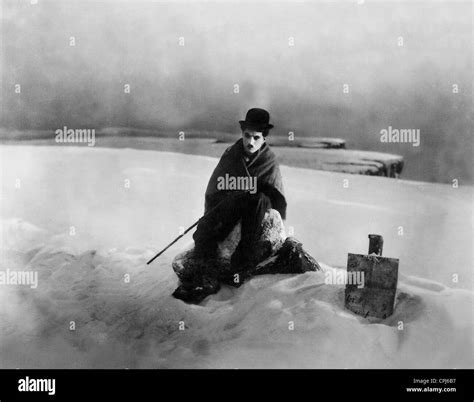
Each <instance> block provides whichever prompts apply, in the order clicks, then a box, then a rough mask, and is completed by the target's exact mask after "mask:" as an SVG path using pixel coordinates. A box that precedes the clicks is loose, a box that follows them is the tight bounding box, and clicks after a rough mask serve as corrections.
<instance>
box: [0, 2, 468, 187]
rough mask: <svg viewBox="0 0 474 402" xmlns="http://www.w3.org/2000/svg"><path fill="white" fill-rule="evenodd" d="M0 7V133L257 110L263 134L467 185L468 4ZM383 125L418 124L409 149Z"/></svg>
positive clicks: (194, 123)
mask: <svg viewBox="0 0 474 402" xmlns="http://www.w3.org/2000/svg"><path fill="white" fill-rule="evenodd" d="M1 4H2V24H1V29H2V32H1V35H2V54H1V56H2V115H1V123H0V126H1V127H3V128H6V129H8V130H10V129H11V130H14V129H35V130H36V129H38V130H55V129H57V128H60V127H63V126H68V127H69V128H96V129H99V128H104V127H134V128H151V129H156V130H157V131H160V130H177V131H180V130H183V131H186V130H191V129H193V130H209V131H214V130H217V131H226V132H236V133H237V132H238V130H239V126H238V123H237V121H238V120H240V119H243V118H244V116H245V113H246V111H247V109H249V108H250V107H263V108H266V109H268V110H269V111H270V113H271V118H272V122H273V124H274V125H275V129H274V130H273V131H272V134H271V135H281V136H286V135H287V134H288V132H289V131H294V132H295V135H296V137H298V136H305V137H311V136H324V137H338V138H344V139H346V140H347V147H348V148H351V149H367V150H378V151H382V152H389V153H396V154H401V155H403V156H404V157H405V169H404V172H403V173H402V177H404V178H410V179H415V180H425V181H437V182H444V183H451V181H452V179H453V178H457V179H458V180H459V181H460V184H461V185H462V184H465V183H466V182H467V183H472V182H473V174H472V162H471V161H472V147H471V138H472V126H471V120H470V119H471V110H472V103H471V84H472V47H471V35H472V4H471V3H470V2H386V1H377V2H371V1H368V2H365V3H364V4H357V2H356V1H350V2H311V3H310V2H257V3H255V4H254V3H251V2H242V3H237V2H214V1H210V2H204V1H203V2H176V3H170V2H152V1H103V0H102V1H79V0H61V1H53V0H38V4H33V5H32V4H31V0H6V1H5V0H4V1H2V3H1ZM72 36H73V37H74V38H75V42H76V43H75V46H70V37H72ZM400 36H401V37H403V42H404V45H403V46H398V44H397V41H398V38H399V37H400ZM180 37H184V44H185V46H179V38H180ZM289 37H293V38H294V46H289ZM15 84H20V85H21V94H16V93H15V92H14V86H15ZM125 84H129V85H130V88H131V93H130V94H126V93H124V85H125ZM235 84H238V85H239V93H234V85H235ZM344 84H348V85H349V89H350V93H348V94H344V93H343V90H342V88H343V85H344ZM453 84H457V85H458V88H459V93H453V87H452V86H453ZM388 126H392V127H393V128H398V129H401V128H413V129H420V130H421V145H420V146H419V147H413V146H412V145H411V144H384V143H381V142H380V130H381V129H386V128H387V127H388ZM7 132H8V131H7ZM51 135H52V136H54V131H52V132H51Z"/></svg>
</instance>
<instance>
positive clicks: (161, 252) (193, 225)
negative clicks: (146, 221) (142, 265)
mask: <svg viewBox="0 0 474 402" xmlns="http://www.w3.org/2000/svg"><path fill="white" fill-rule="evenodd" d="M242 192H243V193H246V192H247V191H237V192H236V193H234V194H233V195H234V196H235V195H239V194H241V193H242ZM228 198H229V197H226V198H224V199H223V200H222V201H221V202H219V203H218V204H217V205H216V206H215V207H214V208H212V209H210V210H209V211H208V212H207V213H206V214H204V216H202V218H204V217H206V216H208V215H210V214H211V213H212V212H214V211H215V210H216V209H217V208H218V207H220V206H221V204H222V203H223V202H224V201H226V200H227V199H228ZM202 218H200V219H199V220H198V221H197V222H194V223H193V224H192V225H191V226H190V227H189V228H187V229H186V230H185V231H184V233H182V234H180V235H179V236H178V237H177V238H176V239H174V240H173V241H172V242H171V243H170V244H168V245H167V246H166V247H165V248H164V249H163V250H161V251H160V252H159V253H158V254H157V255H155V256H154V257H153V258H152V259H151V260H150V261H148V262H147V263H146V265H149V264H151V263H152V262H153V261H155V259H156V258H158V257H159V256H160V255H161V254H163V253H164V252H165V251H166V250H168V249H169V248H170V247H171V246H172V245H173V244H175V243H176V242H177V241H178V240H179V239H181V237H183V236H184V235H185V234H186V233H188V232H189V231H190V230H191V229H192V228H193V227H195V226H196V225H197V224H198V223H199V222H200V220H201V219H202Z"/></svg>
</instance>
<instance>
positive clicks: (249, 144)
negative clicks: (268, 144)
mask: <svg viewBox="0 0 474 402" xmlns="http://www.w3.org/2000/svg"><path fill="white" fill-rule="evenodd" d="M242 138H243V145H244V152H245V153H246V154H247V155H252V154H253V153H255V152H257V151H258V150H259V149H260V148H261V147H262V145H263V144H264V142H265V137H264V136H263V133H262V132H261V131H254V130H252V129H250V128H245V129H243V130H242Z"/></svg>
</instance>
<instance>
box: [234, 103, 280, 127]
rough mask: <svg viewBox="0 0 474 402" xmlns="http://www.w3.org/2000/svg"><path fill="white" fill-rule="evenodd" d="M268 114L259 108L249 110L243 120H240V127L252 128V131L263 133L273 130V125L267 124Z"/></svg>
mask: <svg viewBox="0 0 474 402" xmlns="http://www.w3.org/2000/svg"><path fill="white" fill-rule="evenodd" d="M269 121H270V114H269V113H268V112H267V111H266V110H264V109H259V108H253V109H250V110H249V111H248V112H247V115H246V116H245V120H240V121H239V123H240V127H242V128H244V127H246V128H252V129H254V130H258V131H263V130H269V129H271V128H273V124H270V123H269Z"/></svg>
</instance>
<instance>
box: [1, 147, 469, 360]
mask: <svg viewBox="0 0 474 402" xmlns="http://www.w3.org/2000/svg"><path fill="white" fill-rule="evenodd" d="M0 155H1V162H2V172H1V175H0V179H1V186H2V187H1V197H2V199H1V216H0V217H1V228H2V231H1V239H0V246H1V260H0V264H1V266H0V271H4V272H6V271H7V270H9V271H15V270H27V271H33V272H37V273H38V287H36V288H31V287H30V286H25V285H0V367H1V368H6V367H7V368H14V367H23V368H31V367H34V368H39V367H45V368H56V367H70V368H77V367H80V368H92V367H101V368H102V367H104V368H105V367H116V368H121V367H122V368H123V367H129V368H148V367H157V368H267V367H268V368H344V367H348V368H425V367H430V368H452V367H456V368H466V367H470V368H472V367H474V357H473V301H474V293H473V286H472V272H471V271H472V188H471V187H466V188H465V187H463V186H462V183H460V184H461V186H460V187H459V188H453V187H451V186H447V185H437V184H428V183H421V182H409V181H403V180H395V179H385V178H378V177H367V176H356V175H345V174H338V173H328V172H320V171H314V170H305V169H297V168H288V167H282V173H283V178H284V183H285V188H286V192H287V198H288V203H289V210H288V220H287V222H286V225H287V232H288V231H290V232H291V230H293V231H294V235H295V237H297V238H298V239H300V240H301V241H302V242H303V244H304V247H305V248H306V249H307V250H308V251H309V252H310V253H311V254H312V255H313V256H314V257H315V258H316V259H317V260H318V261H320V262H322V265H323V268H324V269H325V270H332V269H335V270H337V269H343V270H344V269H345V264H346V261H347V253H348V252H354V253H366V251H367V246H368V238H367V235H368V234H369V233H377V234H381V235H383V236H384V239H385V245H384V255H385V256H387V257H394V258H399V259H400V267H399V282H398V289H399V293H398V298H397V304H396V309H395V312H394V314H393V315H392V316H391V317H389V318H387V319H386V320H383V321H378V322H377V321H373V320H371V321H369V320H367V319H364V318H362V317H359V316H356V315H354V314H352V313H351V312H350V311H347V310H345V309H344V306H343V295H344V286H343V285H326V284H325V283H324V280H325V272H318V273H314V272H310V273H306V274H303V275H296V276H291V275H274V276H272V275H269V276H261V277H257V278H254V279H252V280H251V281H249V282H248V283H246V284H245V285H244V286H242V287H241V288H239V289H233V288H228V287H223V289H222V290H221V291H220V292H219V293H218V294H217V295H213V296H210V297H208V298H207V299H206V300H205V301H204V302H203V303H202V305H199V306H196V305H187V304H185V303H183V302H181V301H179V300H176V299H174V298H173V297H171V292H172V291H173V290H174V288H175V287H176V284H177V278H176V276H175V274H174V273H173V271H172V269H171V266H170V263H171V260H172V258H173V256H174V255H176V254H177V253H178V252H179V251H181V250H183V249H184V248H186V247H188V246H189V244H190V242H191V236H190V235H189V234H188V235H187V237H186V238H185V239H183V240H181V242H180V243H178V244H177V245H175V246H173V248H171V249H169V250H168V251H167V252H166V253H165V254H163V255H162V256H161V257H160V258H159V259H158V260H156V261H155V262H154V263H153V264H152V265H150V266H147V265H146V261H147V260H148V259H149V258H150V257H152V256H153V255H154V253H155V252H157V251H158V250H160V249H161V248H162V247H164V246H165V245H166V244H167V243H168V242H169V241H170V240H172V239H173V238H174V237H175V236H177V235H178V234H179V231H180V230H181V229H182V228H186V227H187V226H189V225H191V224H192V223H194V221H195V220H196V219H197V218H198V217H200V215H201V213H202V212H203V194H204V190H205V186H206V184H207V180H208V178H209V175H210V173H211V172H212V169H213V168H214V166H215V164H216V161H217V160H216V159H214V158H210V157H201V156H191V155H184V154H173V153H165V152H152V151H137V150H130V149H104V148H98V149H96V148H89V147H64V148H62V147H40V146H38V147H35V146H1V147H0ZM345 180H348V182H347V181H345ZM347 184H348V186H347ZM456 280H457V282H456ZM400 322H403V329H401V325H400Z"/></svg>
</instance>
